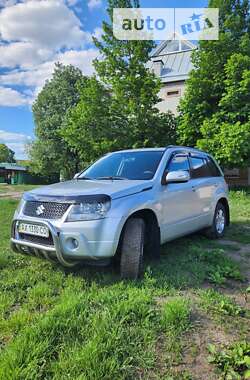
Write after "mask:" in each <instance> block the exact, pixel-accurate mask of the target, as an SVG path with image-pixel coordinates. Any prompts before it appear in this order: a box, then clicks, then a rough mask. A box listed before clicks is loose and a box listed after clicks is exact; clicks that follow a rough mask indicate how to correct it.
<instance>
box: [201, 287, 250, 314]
mask: <svg viewBox="0 0 250 380" xmlns="http://www.w3.org/2000/svg"><path fill="white" fill-rule="evenodd" d="M199 294H200V300H201V302H200V304H201V306H202V308H204V309H205V311H207V312H210V313H212V314H219V315H221V314H222V315H229V316H232V317H236V316H244V315H245V313H246V311H245V310H244V309H243V308H241V307H240V306H238V305H236V304H235V303H234V302H233V301H232V300H231V299H230V298H229V297H227V296H225V295H223V294H220V293H218V292H217V291H215V290H213V289H207V290H205V291H201V292H200V293H199Z"/></svg>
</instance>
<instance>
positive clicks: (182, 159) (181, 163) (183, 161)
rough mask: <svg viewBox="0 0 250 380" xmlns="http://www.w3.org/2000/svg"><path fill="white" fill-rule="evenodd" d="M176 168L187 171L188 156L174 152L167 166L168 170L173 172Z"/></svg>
mask: <svg viewBox="0 0 250 380" xmlns="http://www.w3.org/2000/svg"><path fill="white" fill-rule="evenodd" d="M178 170H187V171H189V163H188V158H187V156H185V155H180V154H176V155H175V156H174V157H173V158H172V159H171V161H170V163H169V164H168V167H167V171H168V172H174V171H178Z"/></svg>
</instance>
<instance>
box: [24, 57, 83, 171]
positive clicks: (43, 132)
mask: <svg viewBox="0 0 250 380" xmlns="http://www.w3.org/2000/svg"><path fill="white" fill-rule="evenodd" d="M79 80H84V77H83V75H82V73H81V71H80V70H79V69H77V68H75V67H73V66H71V65H69V66H63V65H61V64H56V66H55V71H54V73H53V76H52V79H51V80H49V81H47V82H46V84H45V86H44V87H43V89H42V90H41V92H40V93H39V94H38V97H37V99H36V101H35V103H34V104H33V115H34V120H35V125H36V127H35V135H36V140H35V141H34V143H33V144H32V145H31V146H30V147H29V154H30V158H31V160H32V169H33V171H34V172H35V173H39V174H44V175H53V174H59V173H61V174H63V177H64V178H71V177H72V175H73V174H75V173H76V172H77V171H78V163H79V157H78V155H77V154H76V153H75V152H74V150H73V149H71V148H69V146H68V144H67V143H65V141H64V140H63V138H62V136H61V128H62V126H63V123H64V121H65V119H66V117H67V113H68V112H69V110H70V109H71V108H72V107H73V106H74V105H76V104H77V102H78V100H79V93H78V89H77V83H78V81H79Z"/></svg>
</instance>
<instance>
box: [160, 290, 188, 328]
mask: <svg viewBox="0 0 250 380" xmlns="http://www.w3.org/2000/svg"><path fill="white" fill-rule="evenodd" d="M190 313H191V310H190V305H189V302H188V301H187V300H186V299H184V298H181V297H178V298H174V299H172V300H170V301H168V302H166V303H165V304H164V305H163V309H162V320H161V323H162V326H163V328H164V329H166V330H167V331H170V330H171V331H175V332H178V333H181V332H183V331H185V330H186V329H187V328H188V327H189V326H190Z"/></svg>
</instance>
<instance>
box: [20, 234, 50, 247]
mask: <svg viewBox="0 0 250 380" xmlns="http://www.w3.org/2000/svg"><path fill="white" fill-rule="evenodd" d="M19 238H20V240H25V241H29V242H30V243H35V244H41V245H48V246H53V245H54V242H53V238H52V236H51V233H50V234H49V237H47V238H46V237H43V236H34V235H28V234H22V233H20V234H19Z"/></svg>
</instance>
